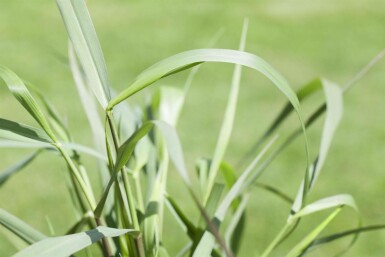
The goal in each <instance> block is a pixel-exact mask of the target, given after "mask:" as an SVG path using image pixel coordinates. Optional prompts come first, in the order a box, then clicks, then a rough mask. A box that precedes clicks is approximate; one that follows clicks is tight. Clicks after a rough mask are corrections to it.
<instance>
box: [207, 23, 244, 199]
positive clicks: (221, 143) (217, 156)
mask: <svg viewBox="0 0 385 257" xmlns="http://www.w3.org/2000/svg"><path fill="white" fill-rule="evenodd" d="M247 29H248V20H247V19H246V20H245V21H244V23H243V29H242V36H241V42H240V45H239V51H244V50H245V45H246V36H247ZM241 68H242V66H241V65H240V64H237V65H235V69H234V73H233V77H232V82H231V89H230V93H229V96H228V102H227V106H226V111H225V114H224V118H223V121H222V125H221V129H220V132H219V136H218V140H217V144H216V147H215V150H214V155H213V159H212V161H211V165H210V169H209V172H208V180H207V185H206V192H205V196H204V200H203V202H204V203H206V201H207V200H208V197H209V195H210V193H211V189H212V187H213V185H214V181H215V178H216V177H217V173H218V169H219V166H220V163H221V162H222V159H223V157H224V155H225V153H226V149H227V146H228V144H229V141H230V137H231V132H232V130H233V124H234V119H235V112H236V109H237V102H238V93H239V88H240V83H241V71H242V69H241Z"/></svg>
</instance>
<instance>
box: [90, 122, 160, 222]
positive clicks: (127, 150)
mask: <svg viewBox="0 0 385 257" xmlns="http://www.w3.org/2000/svg"><path fill="white" fill-rule="evenodd" d="M152 127H153V124H151V123H146V124H144V125H143V126H142V127H141V128H139V129H138V130H137V131H136V132H135V133H134V134H133V135H132V136H131V137H130V138H129V139H127V141H126V142H124V143H123V144H122V146H121V147H120V148H119V149H118V154H117V158H116V163H115V165H114V170H113V173H112V176H111V178H110V181H109V182H108V184H107V186H106V188H105V190H104V192H103V195H102V197H101V199H100V201H99V203H98V205H97V207H96V209H95V211H94V212H95V216H96V217H100V215H101V213H102V210H103V208H104V205H105V203H106V200H107V197H108V193H109V191H110V188H111V186H112V185H113V183H114V182H115V181H116V178H117V175H118V172H119V171H120V170H121V169H122V168H123V167H124V166H125V165H126V163H127V162H128V160H129V159H130V157H131V155H132V153H133V152H134V149H135V146H136V144H137V143H138V141H139V140H140V139H141V138H143V137H144V136H145V135H146V134H147V133H148V132H149V131H150V130H151V129H152Z"/></svg>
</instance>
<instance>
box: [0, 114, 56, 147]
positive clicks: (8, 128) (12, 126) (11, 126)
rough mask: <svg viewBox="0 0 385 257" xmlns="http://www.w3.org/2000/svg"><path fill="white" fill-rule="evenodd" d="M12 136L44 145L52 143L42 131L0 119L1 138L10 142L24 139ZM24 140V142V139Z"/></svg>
mask: <svg viewBox="0 0 385 257" xmlns="http://www.w3.org/2000/svg"><path fill="white" fill-rule="evenodd" d="M12 134H17V135H19V136H22V137H26V138H29V139H33V140H36V141H40V142H44V143H49V142H51V139H50V138H49V137H48V136H47V134H46V133H45V132H44V131H42V130H41V129H38V128H34V127H31V126H28V125H25V124H22V123H17V122H14V121H11V120H6V119H1V118H0V138H3V139H9V140H15V139H16V140H17V139H22V138H20V137H14V136H13V135H12ZM22 140H23V141H24V139H22ZM27 142H30V140H27Z"/></svg>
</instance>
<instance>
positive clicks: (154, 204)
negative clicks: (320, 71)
mask: <svg viewBox="0 0 385 257" xmlns="http://www.w3.org/2000/svg"><path fill="white" fill-rule="evenodd" d="M57 4H58V7H59V9H60V12H61V15H62V18H63V21H64V24H65V27H66V29H67V32H68V35H69V45H68V50H69V65H70V68H71V71H72V75H73V79H74V82H75V85H76V89H77V91H78V93H79V96H80V101H81V104H82V106H83V111H84V113H85V115H86V117H87V120H88V122H89V126H90V134H92V138H93V146H85V145H81V144H77V143H76V142H74V140H73V137H72V132H71V131H70V130H69V129H68V127H67V126H66V125H65V124H66V122H65V120H64V119H63V118H62V116H61V115H60V114H59V113H58V111H57V110H56V109H55V108H54V106H53V105H52V104H51V103H50V102H49V101H48V99H46V98H45V96H44V93H43V92H40V91H39V89H38V88H37V87H35V86H34V85H32V84H30V83H28V82H25V81H24V80H23V79H21V78H20V77H19V76H18V75H16V74H15V73H14V72H12V71H11V70H9V69H8V68H6V67H3V66H0V77H1V78H2V80H4V82H5V84H6V86H7V87H8V89H9V91H10V92H11V93H12V94H13V96H14V97H15V99H16V100H17V101H18V102H19V103H20V104H21V105H22V107H23V108H24V109H25V111H26V112H27V113H28V114H29V115H30V116H31V118H33V119H34V120H35V124H36V125H35V126H34V127H33V126H30V125H26V124H23V123H20V122H17V121H14V120H9V119H0V146H1V147H3V148H7V147H9V148H11V147H12V148H20V149H31V148H32V149H33V150H32V153H30V154H28V155H27V156H25V157H24V158H23V159H21V160H19V161H18V162H16V163H15V164H14V165H12V166H10V167H9V168H7V169H6V170H4V171H3V172H2V173H0V185H2V184H4V183H6V181H7V180H9V179H12V176H13V175H14V174H16V173H17V172H19V171H21V170H22V169H23V168H24V167H26V166H27V165H29V164H30V163H32V162H33V161H34V160H35V159H36V158H37V157H38V156H39V155H40V154H42V153H44V152H49V153H50V154H51V155H52V156H54V155H56V156H60V158H61V159H62V160H63V162H65V163H66V167H67V170H68V173H67V174H66V177H67V180H66V181H63V183H66V186H67V189H68V191H69V193H70V195H71V197H72V202H73V212H74V213H75V215H76V217H78V221H77V222H76V223H75V224H73V226H71V227H69V228H68V231H67V233H66V235H54V236H51V235H44V234H43V233H41V232H39V231H38V230H37V229H35V228H33V227H31V226H30V225H28V224H26V223H25V222H24V221H22V220H20V219H19V218H17V217H15V216H14V215H12V214H10V213H9V212H7V211H6V210H3V209H0V224H1V225H2V226H4V227H5V228H6V229H8V230H9V231H11V232H12V233H14V234H15V235H16V236H17V237H19V238H20V239H21V240H23V241H24V242H26V243H27V244H29V245H30V246H29V247H26V248H24V249H22V250H21V251H19V252H18V253H16V254H15V255H14V256H17V257H23V256H28V257H31V256H63V257H64V256H69V255H73V254H76V253H78V252H79V251H81V250H83V249H85V250H84V251H83V254H85V255H86V256H101V255H103V256H105V257H110V256H134V257H144V256H159V257H166V256H171V254H170V253H169V250H168V247H167V244H166V243H165V240H164V239H165V237H172V236H173V235H170V233H166V232H167V231H168V230H169V228H170V227H175V226H179V227H180V229H181V230H182V231H183V232H184V235H185V237H186V239H187V243H186V245H185V246H184V247H183V248H181V249H180V252H179V253H178V254H177V256H193V257H201V256H228V257H231V256H236V255H237V254H238V253H239V250H240V247H242V244H241V242H242V235H243V233H244V230H245V228H246V226H247V224H248V223H247V219H252V216H250V217H248V216H247V215H246V209H247V206H248V202H249V200H250V196H251V195H252V194H253V193H254V192H253V188H255V187H259V188H261V189H264V190H266V191H267V192H269V193H272V194H274V195H276V196H277V197H279V198H282V199H283V200H284V201H283V202H282V204H285V202H288V203H289V204H290V205H291V210H290V212H289V213H287V220H286V222H285V225H284V226H283V228H282V229H281V231H279V232H278V233H277V235H276V237H275V238H272V239H271V242H270V244H268V245H266V248H265V249H259V251H260V252H261V254H260V255H257V256H263V257H267V256H274V253H275V250H276V249H277V248H278V247H280V246H281V245H284V246H285V247H288V248H285V249H283V252H285V255H284V256H287V257H296V256H304V255H307V254H308V253H310V252H312V251H313V250H314V249H317V248H318V247H320V246H321V245H323V244H327V243H330V242H332V241H334V240H337V239H340V238H343V237H347V236H350V238H351V241H350V243H349V244H348V246H347V247H346V248H345V249H340V250H339V251H336V254H341V253H344V252H345V251H347V249H349V248H350V247H351V246H352V245H353V244H354V243H355V242H356V239H357V237H358V235H359V234H360V233H361V232H366V231H372V230H377V229H382V228H384V226H383V225H376V226H368V227H363V226H362V221H361V217H360V212H359V210H358V208H357V206H356V203H355V201H354V199H353V197H352V196H350V195H347V194H339V195H332V196H328V197H325V198H322V199H319V200H317V201H313V202H310V201H309V199H308V198H309V195H310V194H311V192H312V190H313V188H314V187H315V186H316V182H317V179H318V177H319V175H320V173H321V171H322V168H323V165H324V163H325V160H326V158H327V155H328V150H329V148H330V146H331V144H332V142H333V137H334V134H335V132H336V130H337V128H338V125H339V123H340V121H341V118H342V115H343V97H344V95H345V93H346V92H348V89H349V88H351V87H352V86H353V85H354V84H355V83H356V82H357V81H358V80H359V79H360V78H362V76H364V75H365V74H366V73H367V72H368V70H370V69H371V67H372V66H373V65H374V64H375V63H376V62H378V61H379V60H380V59H381V58H382V57H383V56H384V55H385V52H383V53H380V54H379V55H378V56H376V57H375V59H373V60H372V61H371V62H370V63H369V64H368V65H367V66H366V67H364V69H363V70H362V71H361V72H360V73H358V74H357V76H356V77H355V78H353V79H352V80H351V81H350V82H349V83H348V84H346V85H345V86H344V87H340V86H338V85H336V84H335V83H333V82H331V81H328V80H326V79H323V78H317V79H315V80H313V81H311V82H310V83H308V84H306V85H304V86H303V87H302V88H300V89H299V90H298V91H297V92H295V91H294V90H293V89H292V87H291V86H290V85H289V83H288V82H287V80H286V79H285V78H284V77H283V76H282V75H281V74H280V73H279V72H278V71H277V70H276V69H275V68H273V67H272V66H271V65H270V64H269V63H268V62H266V61H265V60H263V59H262V58H260V57H258V56H256V55H254V54H251V53H247V52H245V51H244V49H245V45H246V41H247V40H246V37H247V27H248V22H247V21H245V23H244V27H243V31H242V35H241V40H240V44H239V49H238V50H229V49H215V48H207V49H197V50H191V51H186V52H182V53H179V54H176V55H174V56H171V57H169V58H166V59H164V60H162V61H160V62H158V63H156V64H154V65H152V66H151V67H149V68H148V69H146V70H145V71H143V72H142V73H140V74H139V75H138V76H137V77H136V79H135V80H134V81H133V82H132V83H131V85H130V86H129V87H127V88H126V89H125V90H123V91H122V92H118V93H115V91H114V89H113V88H112V87H111V85H110V82H109V78H108V73H107V69H106V64H105V61H104V57H103V53H102V50H101V47H100V44H99V41H98V37H97V35H96V32H95V29H94V26H93V24H92V21H91V18H90V14H89V13H88V10H87V7H86V4H85V1H83V0H80V1H77V0H57ZM208 62H216V63H229V64H232V65H235V68H234V71H233V78H232V81H231V88H230V92H229V94H228V102H227V106H226V109H225V111H224V116H223V122H222V126H221V128H220V131H219V133H218V139H217V143H216V147H215V150H214V152H213V154H212V158H201V159H199V160H197V162H196V173H195V174H194V177H193V178H192V176H193V174H192V173H191V172H190V171H189V168H190V167H188V165H186V162H185V156H184V151H183V149H182V144H181V142H180V139H179V136H178V132H177V130H176V126H177V124H178V120H179V116H180V113H181V110H182V108H183V106H184V102H185V98H186V94H187V93H188V89H189V87H190V85H191V83H192V82H193V79H194V76H195V74H196V73H197V72H198V70H199V68H200V67H201V65H203V64H204V63H208ZM243 66H244V67H248V68H250V69H252V70H254V71H256V72H258V73H261V74H262V75H264V76H265V77H266V78H267V79H269V80H270V81H271V85H272V86H274V87H276V88H277V89H278V90H279V91H280V93H281V94H282V95H283V96H285V97H286V99H287V104H286V105H285V106H284V108H283V109H282V111H281V112H280V113H279V115H278V116H277V117H276V118H275V119H274V120H272V123H271V126H270V127H269V128H268V129H267V130H266V132H265V133H264V134H263V135H262V137H261V138H260V139H259V141H258V142H256V143H255V144H254V146H253V148H252V149H251V150H250V152H249V154H248V155H247V156H245V158H244V159H243V160H242V163H244V162H245V161H246V160H247V161H248V162H249V164H248V165H244V166H246V167H245V168H239V167H237V166H232V165H230V164H229V163H228V162H227V161H226V159H225V154H226V151H227V149H228V147H229V141H230V138H231V135H232V130H233V125H234V120H235V115H236V109H237V101H238V92H239V88H240V86H241V83H240V81H241V73H242V67H243ZM185 70H190V75H189V76H188V78H187V81H186V84H185V87H184V88H175V87H161V88H158V89H157V92H156V93H154V94H153V96H152V97H151V99H149V100H148V101H147V103H146V104H145V106H144V107H142V106H140V105H134V104H132V103H131V102H130V99H131V98H132V96H133V95H135V94H136V93H138V92H140V91H142V90H144V89H145V88H147V87H148V86H150V85H152V84H155V83H156V82H158V81H159V80H162V79H163V78H165V77H168V76H174V75H175V74H177V73H180V72H182V71H185ZM318 92H323V93H324V96H325V100H324V103H323V104H321V105H320V106H319V107H318V108H316V109H315V110H314V112H313V113H312V114H311V115H310V116H309V117H305V115H304V114H303V112H302V107H301V106H302V105H303V102H304V100H305V99H307V98H309V97H311V96H312V95H314V94H316V93H318ZM127 100H128V101H127ZM128 102H130V103H128ZM293 112H295V113H296V115H297V117H298V119H297V120H298V129H296V130H294V131H293V132H292V133H291V134H290V135H289V136H288V137H287V138H283V139H282V138H279V136H278V135H277V130H278V128H279V127H280V126H281V125H282V124H284V123H285V122H286V121H287V117H289V116H290V115H291V114H292V113H293ZM322 115H325V120H324V125H323V132H322V135H321V138H320V145H319V149H318V151H317V154H316V156H315V157H314V158H313V157H312V156H311V154H310V152H309V143H308V139H307V129H308V127H309V126H310V125H311V124H312V123H313V122H314V121H316V120H317V119H319V118H320V117H321V116H322ZM298 137H302V139H303V143H304V145H303V150H304V152H305V155H304V156H305V157H306V162H305V164H306V165H305V166H304V167H302V169H303V170H302V174H303V177H302V182H301V183H300V185H299V186H298V190H297V193H296V196H295V197H294V198H292V197H290V196H288V195H287V194H286V193H284V192H282V191H281V190H280V188H277V187H276V186H274V185H267V184H263V183H261V182H260V181H259V178H260V176H261V174H262V173H263V172H264V171H265V170H266V168H267V167H268V166H269V165H270V163H271V162H273V161H274V160H275V158H276V157H277V156H279V155H280V153H281V152H282V151H283V150H284V149H285V148H287V147H288V146H289V145H290V144H291V143H292V142H293V141H294V139H296V138H298ZM86 155H87V156H91V157H92V158H94V160H95V163H97V167H98V168H97V171H98V172H99V176H100V178H101V179H100V184H95V183H94V181H93V180H92V179H91V178H90V177H91V176H90V172H94V170H91V168H90V167H87V165H85V164H84V161H83V160H84V158H85V156H86ZM250 159H251V161H250ZM293 161H296V160H293ZM169 172H176V173H177V174H178V175H179V177H180V181H181V183H183V184H184V188H185V190H186V192H187V193H188V194H189V198H186V199H183V201H184V203H183V204H182V205H181V204H180V201H181V199H179V198H178V195H173V194H169V192H168V179H169V177H170V176H169ZM100 188H101V189H102V190H101V192H99V189H100ZM186 202H188V204H189V205H191V206H194V208H195V209H196V210H197V212H198V213H199V215H198V216H199V218H198V219H197V220H196V219H195V217H194V215H191V213H189V212H186V211H184V208H183V206H185V205H186ZM346 208H351V209H352V210H353V211H354V212H348V213H349V214H350V215H352V216H353V218H352V219H353V220H357V223H356V224H357V225H356V228H354V229H349V228H347V229H346V231H339V232H336V233H333V234H330V235H326V236H325V235H322V236H321V233H322V232H323V231H324V230H325V228H326V227H328V225H329V224H330V223H331V222H333V220H335V219H336V217H337V216H338V215H339V214H340V213H341V212H342V211H344V210H345V209H346ZM166 212H167V213H169V214H170V215H171V216H172V221H171V222H169V220H167V222H166V219H165V215H166ZM318 213H325V214H324V216H322V215H315V214H318ZM354 213H355V214H356V215H355V214H354ZM310 216H315V217H316V219H317V220H318V222H317V223H316V224H315V225H314V226H313V227H312V228H311V229H310V230H309V229H307V231H303V229H302V230H301V229H299V228H301V224H302V223H303V220H306V219H307V218H309V217H310ZM261 233H263V231H261ZM54 234H55V233H54ZM294 234H296V237H295V242H293V241H290V240H288V239H291V238H292V236H293V235H294ZM297 239H298V240H297ZM10 240H14V238H11V237H10ZM175 240H177V238H175ZM287 241H289V242H290V244H291V246H287V244H283V243H284V242H285V243H286V242H287ZM92 244H96V245H97V248H93V250H92V251H90V249H89V248H88V247H89V246H90V245H92ZM281 252H282V249H281Z"/></svg>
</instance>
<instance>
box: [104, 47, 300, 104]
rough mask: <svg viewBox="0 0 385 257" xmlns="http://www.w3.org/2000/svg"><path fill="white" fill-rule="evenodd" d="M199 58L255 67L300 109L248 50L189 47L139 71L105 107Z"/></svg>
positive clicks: (289, 91) (293, 96)
mask: <svg viewBox="0 0 385 257" xmlns="http://www.w3.org/2000/svg"><path fill="white" fill-rule="evenodd" d="M202 62H224V63H233V64H239V65H243V66H246V67H249V68H251V69H255V70H257V71H259V72H261V73H262V74H264V75H265V76H266V77H267V78H269V79H270V80H271V81H272V82H273V83H274V85H275V86H276V87H277V88H278V89H279V90H280V91H282V93H283V94H285V95H286V97H287V98H288V99H289V101H290V102H291V103H292V105H293V106H294V108H295V110H296V111H300V106H299V101H298V98H297V96H296V94H295V93H294V91H293V90H292V89H291V88H290V86H289V84H288V83H287V81H286V80H285V79H284V78H283V77H282V76H281V75H280V74H279V73H278V72H277V71H276V70H275V69H274V68H273V67H272V66H270V65H269V64H268V63H267V62H266V61H265V60H263V59H262V58H260V57H258V56H256V55H253V54H250V53H246V52H242V51H236V50H227V49H198V50H191V51H186V52H183V53H180V54H177V55H174V56H171V57H169V58H167V59H165V60H163V61H160V62H158V63H157V64H155V65H153V66H151V67H150V68H148V69H147V70H145V71H144V72H142V73H141V74H140V75H139V76H138V77H137V79H136V80H135V82H134V83H133V84H132V85H131V86H130V87H128V88H127V89H126V90H124V91H123V92H121V93H120V94H119V95H118V96H117V97H115V98H114V99H112V100H111V101H110V103H109V105H108V109H112V108H113V107H114V106H115V105H117V104H118V103H120V102H121V101H123V100H125V99H127V98H128V97H130V96H132V95H133V94H135V93H137V92H138V91H140V90H142V89H143V88H145V87H147V86H149V85H151V84H153V83H154V82H156V81H158V80H160V79H161V78H163V77H166V76H168V75H169V74H170V73H172V72H175V70H178V69H181V68H184V67H187V66H189V65H197V64H199V63H202Z"/></svg>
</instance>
